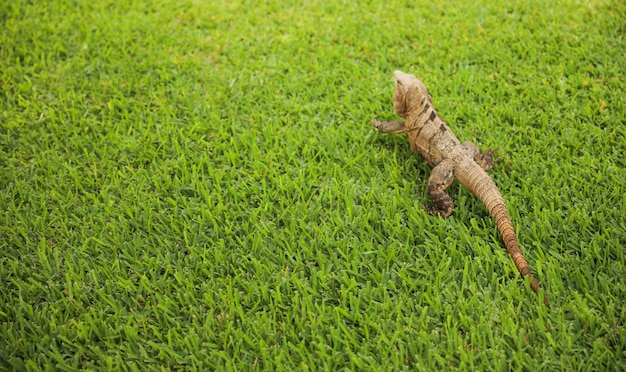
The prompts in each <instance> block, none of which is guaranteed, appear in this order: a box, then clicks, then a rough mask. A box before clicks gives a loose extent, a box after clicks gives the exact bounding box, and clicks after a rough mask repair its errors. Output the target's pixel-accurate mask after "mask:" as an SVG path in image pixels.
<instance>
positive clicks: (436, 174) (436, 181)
mask: <svg viewBox="0 0 626 372" xmlns="http://www.w3.org/2000/svg"><path fill="white" fill-rule="evenodd" d="M452 181H454V163H453V162H452V161H450V160H448V159H446V160H444V161H442V162H441V163H439V164H437V165H436V166H435V167H434V168H433V170H432V172H431V173H430V177H429V178H428V196H429V197H430V200H431V201H432V202H433V204H434V205H435V208H433V209H431V210H430V211H429V212H430V213H431V214H434V215H436V216H441V217H449V216H450V215H451V214H452V211H453V210H454V201H453V200H452V198H451V197H450V195H448V194H446V191H445V190H446V189H447V188H448V187H449V186H450V185H451V184H452Z"/></svg>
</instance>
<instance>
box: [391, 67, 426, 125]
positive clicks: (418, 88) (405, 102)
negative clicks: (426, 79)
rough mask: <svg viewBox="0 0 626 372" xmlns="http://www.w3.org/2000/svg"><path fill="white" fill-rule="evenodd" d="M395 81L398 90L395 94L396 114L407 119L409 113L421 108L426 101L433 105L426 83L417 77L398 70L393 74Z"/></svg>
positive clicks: (394, 105)
mask: <svg viewBox="0 0 626 372" xmlns="http://www.w3.org/2000/svg"><path fill="white" fill-rule="evenodd" d="M393 80H394V81H395V83H396V90H395V92H394V93H393V109H394V110H395V111H396V114H398V115H400V116H402V117H403V118H406V116H407V114H408V113H409V112H411V111H413V110H415V109H417V108H419V106H421V104H423V103H425V102H426V101H427V102H429V103H430V104H432V102H431V98H430V95H429V94H428V90H426V87H425V86H424V83H422V82H421V81H419V80H418V79H417V78H416V77H415V75H411V74H405V73H404V72H402V71H400V70H396V71H394V72H393ZM424 98H426V101H424V100H423V99H424Z"/></svg>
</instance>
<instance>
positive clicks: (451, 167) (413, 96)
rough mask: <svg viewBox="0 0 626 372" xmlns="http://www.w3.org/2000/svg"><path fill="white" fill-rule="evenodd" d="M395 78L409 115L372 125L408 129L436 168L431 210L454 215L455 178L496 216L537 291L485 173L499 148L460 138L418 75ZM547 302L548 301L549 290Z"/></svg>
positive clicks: (397, 102)
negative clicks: (451, 193) (451, 188)
mask: <svg viewBox="0 0 626 372" xmlns="http://www.w3.org/2000/svg"><path fill="white" fill-rule="evenodd" d="M394 80H395V84H396V90H395V92H394V96H393V107H394V110H395V112H396V113H397V114H398V115H400V116H401V117H403V118H404V119H405V120H404V121H402V120H397V121H390V122H380V121H377V120H372V122H371V124H372V125H373V126H374V127H376V128H377V129H378V130H379V131H380V132H382V133H405V134H406V135H407V137H408V139H409V143H410V145H411V149H412V150H413V151H415V152H417V153H418V154H420V155H421V156H422V157H423V158H424V159H425V160H426V161H427V162H428V164H430V165H431V166H432V167H433V170H432V172H431V174H430V178H429V179H428V196H429V197H430V199H431V200H432V202H433V204H434V206H435V208H434V209H433V210H431V211H430V212H431V213H432V214H435V215H438V216H442V217H449V216H450V215H451V214H452V211H453V210H454V202H453V201H452V198H451V197H450V196H449V195H448V194H446V192H445V190H446V189H447V188H448V187H449V186H450V185H451V184H452V181H454V179H455V178H456V179H458V180H459V182H460V183H461V184H462V185H463V186H465V187H466V188H467V189H469V190H470V191H471V192H472V193H473V194H474V195H476V197H477V198H478V199H479V200H480V201H481V202H482V203H483V204H484V205H485V207H486V208H487V210H488V211H489V214H490V215H491V216H493V218H494V219H495V223H496V226H497V227H498V230H499V231H500V234H501V235H502V240H503V241H504V245H505V247H506V249H507V251H508V252H509V254H510V255H511V258H512V259H513V262H514V263H515V266H516V267H517V269H518V270H519V272H520V273H521V274H522V275H523V276H524V277H528V278H529V279H530V286H531V288H532V289H533V290H534V291H535V292H538V291H539V284H538V283H537V281H536V280H535V279H534V278H533V276H532V273H531V271H530V268H529V267H528V263H527V262H526V260H525V259H524V256H523V254H522V251H521V250H520V247H519V244H518V242H517V237H516V236H515V231H514V229H513V224H512V222H511V218H510V216H509V212H508V211H507V208H506V205H505V204H504V199H503V197H502V195H501V194H500V191H499V190H498V188H497V186H496V184H495V183H494V182H493V181H492V180H491V177H489V175H488V174H487V172H486V171H487V170H489V169H491V168H492V167H493V164H494V163H495V162H497V160H496V161H494V160H493V159H492V154H493V152H494V151H495V149H492V150H489V151H486V152H484V153H483V152H481V151H480V149H479V148H478V147H477V146H476V145H474V144H473V143H471V142H463V143H461V142H460V141H459V140H458V139H457V138H456V136H455V135H454V133H452V131H451V130H450V127H449V126H448V124H447V123H446V122H445V121H443V119H442V118H441V116H439V113H438V112H437V110H435V108H434V107H433V105H432V99H431V97H430V95H429V94H428V90H427V89H426V87H425V86H424V84H423V83H422V82H421V81H420V80H418V79H417V78H416V77H415V76H414V75H410V74H405V73H404V72H402V71H395V72H394ZM543 301H544V304H545V305H546V306H548V301H547V299H546V297H545V294H544V298H543Z"/></svg>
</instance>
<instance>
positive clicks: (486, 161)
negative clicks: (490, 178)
mask: <svg viewBox="0 0 626 372" xmlns="http://www.w3.org/2000/svg"><path fill="white" fill-rule="evenodd" d="M461 145H462V146H463V147H465V150H467V155H469V157H470V158H472V159H474V161H475V162H476V163H478V165H480V167H481V168H482V169H484V170H486V171H488V170H489V169H491V168H493V165H494V164H495V163H497V162H499V161H501V160H502V158H498V159H495V160H493V157H492V155H493V153H494V152H496V151H497V150H498V149H497V148H495V149H489V150H487V151H486V152H484V153H483V152H482V151H480V149H479V148H478V146H476V145H475V144H473V143H472V142H469V141H467V142H463V143H462V144H461Z"/></svg>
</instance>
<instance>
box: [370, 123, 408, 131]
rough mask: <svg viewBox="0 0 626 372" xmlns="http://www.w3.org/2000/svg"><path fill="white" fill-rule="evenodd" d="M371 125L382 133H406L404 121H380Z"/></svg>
mask: <svg viewBox="0 0 626 372" xmlns="http://www.w3.org/2000/svg"><path fill="white" fill-rule="evenodd" d="M370 124H371V125H373V126H374V127H376V129H378V131H379V132H381V133H404V130H405V128H404V121H402V120H394V121H378V120H372V121H370Z"/></svg>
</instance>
